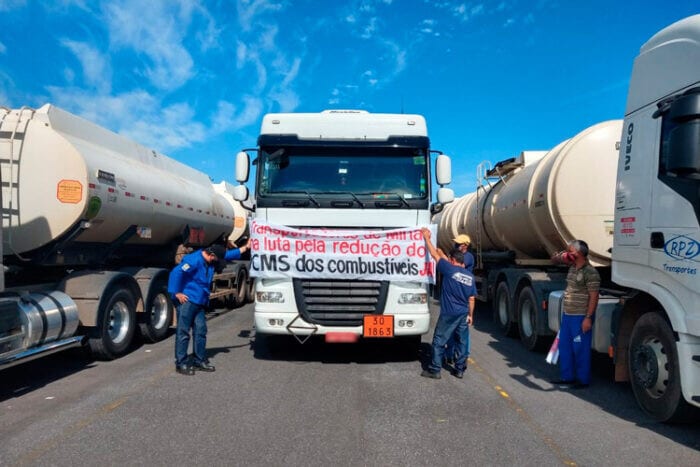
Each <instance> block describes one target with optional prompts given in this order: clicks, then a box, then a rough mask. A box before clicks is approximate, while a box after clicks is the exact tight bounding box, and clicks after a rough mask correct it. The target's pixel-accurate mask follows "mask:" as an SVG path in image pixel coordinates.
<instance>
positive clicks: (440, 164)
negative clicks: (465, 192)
mask: <svg viewBox="0 0 700 467" xmlns="http://www.w3.org/2000/svg"><path fill="white" fill-rule="evenodd" d="M435 181H436V182H437V184H438V185H440V186H443V185H449V184H450V183H452V160H451V159H450V156H446V155H444V154H440V155H439V156H437V159H436V160H435Z"/></svg>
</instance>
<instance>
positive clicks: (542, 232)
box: [438, 120, 622, 349]
mask: <svg viewBox="0 0 700 467" xmlns="http://www.w3.org/2000/svg"><path fill="white" fill-rule="evenodd" d="M621 132H622V122H621V121H620V120H615V121H607V122H603V123H599V124H597V125H594V126H592V127H590V128H588V129H586V130H584V131H582V132H581V133H579V134H577V135H576V136H574V137H573V138H571V139H569V140H566V141H564V142H562V143H560V144H558V145H557V146H556V147H555V148H554V149H552V150H550V151H548V152H546V153H545V152H535V151H526V152H523V153H522V154H521V155H520V156H519V157H516V158H512V159H508V160H506V161H503V162H499V163H498V164H496V165H495V166H494V167H493V168H492V169H490V170H488V171H485V177H483V178H482V179H481V186H478V187H477V190H476V191H475V192H473V193H470V194H467V195H466V196H463V197H461V198H459V199H458V200H457V201H455V202H453V203H452V205H448V206H446V207H445V209H444V211H443V213H442V215H441V217H440V223H439V225H438V240H439V242H441V247H442V248H443V249H445V248H450V247H451V243H450V242H451V240H452V238H453V237H454V236H455V235H457V234H462V233H465V234H467V235H469V236H470V237H471V239H472V250H473V253H474V255H475V257H476V267H475V276H476V282H477V290H478V293H479V299H480V300H482V301H489V302H491V303H492V304H493V312H494V321H495V322H496V323H497V324H498V325H499V327H500V329H501V332H502V333H503V334H506V335H513V334H515V333H516V332H519V333H520V338H521V340H522V341H523V343H524V345H525V346H526V347H527V348H529V349H533V348H535V347H536V346H537V344H538V343H539V342H546V341H547V339H546V338H545V339H539V338H540V337H544V336H551V335H553V332H552V330H551V329H550V327H549V319H548V316H547V313H546V311H545V310H544V309H543V307H542V304H543V303H545V302H547V300H548V298H549V293H550V292H553V291H557V290H563V289H564V287H565V286H566V281H565V279H566V268H565V267H560V266H557V265H553V264H552V262H551V261H550V257H551V255H552V253H554V252H556V251H560V250H562V249H564V248H565V247H566V245H567V244H568V243H569V242H570V241H572V240H575V239H582V240H585V241H586V242H587V243H588V245H589V260H590V262H591V264H592V265H593V266H595V267H597V268H599V270H601V276H602V277H609V275H610V274H609V269H610V268H609V267H608V266H609V265H610V248H611V247H612V240H613V220H614V209H615V183H616V182H615V178H616V171H617V158H618V154H617V143H618V142H619V140H620V136H621Z"/></svg>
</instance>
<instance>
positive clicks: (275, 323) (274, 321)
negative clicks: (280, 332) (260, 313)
mask: <svg viewBox="0 0 700 467" xmlns="http://www.w3.org/2000/svg"><path fill="white" fill-rule="evenodd" d="M267 322H268V324H269V325H270V326H282V325H283V324H284V321H283V320H281V319H274V318H273V319H268V320H267Z"/></svg>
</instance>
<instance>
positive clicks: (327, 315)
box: [294, 279, 389, 326]
mask: <svg viewBox="0 0 700 467" xmlns="http://www.w3.org/2000/svg"><path fill="white" fill-rule="evenodd" d="M388 288H389V283H388V282H385V281H350V280H348V281H342V280H340V281H339V280H332V279H328V280H323V279H313V280H311V279H294V296H295V297H296V302H297V308H298V310H299V313H300V314H301V316H302V318H304V320H305V321H307V322H309V323H314V324H320V325H323V326H360V325H362V317H363V316H364V315H380V314H382V313H383V312H384V304H385V303H386V294H387V290H388Z"/></svg>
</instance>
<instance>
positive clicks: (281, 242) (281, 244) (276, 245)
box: [263, 237, 292, 251]
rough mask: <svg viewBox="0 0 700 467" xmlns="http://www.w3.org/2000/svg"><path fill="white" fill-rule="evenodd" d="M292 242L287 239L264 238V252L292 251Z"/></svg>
mask: <svg viewBox="0 0 700 467" xmlns="http://www.w3.org/2000/svg"><path fill="white" fill-rule="evenodd" d="M291 245H292V242H290V241H289V240H287V239H285V238H267V237H263V250H267V251H291V249H292V248H291Z"/></svg>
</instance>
